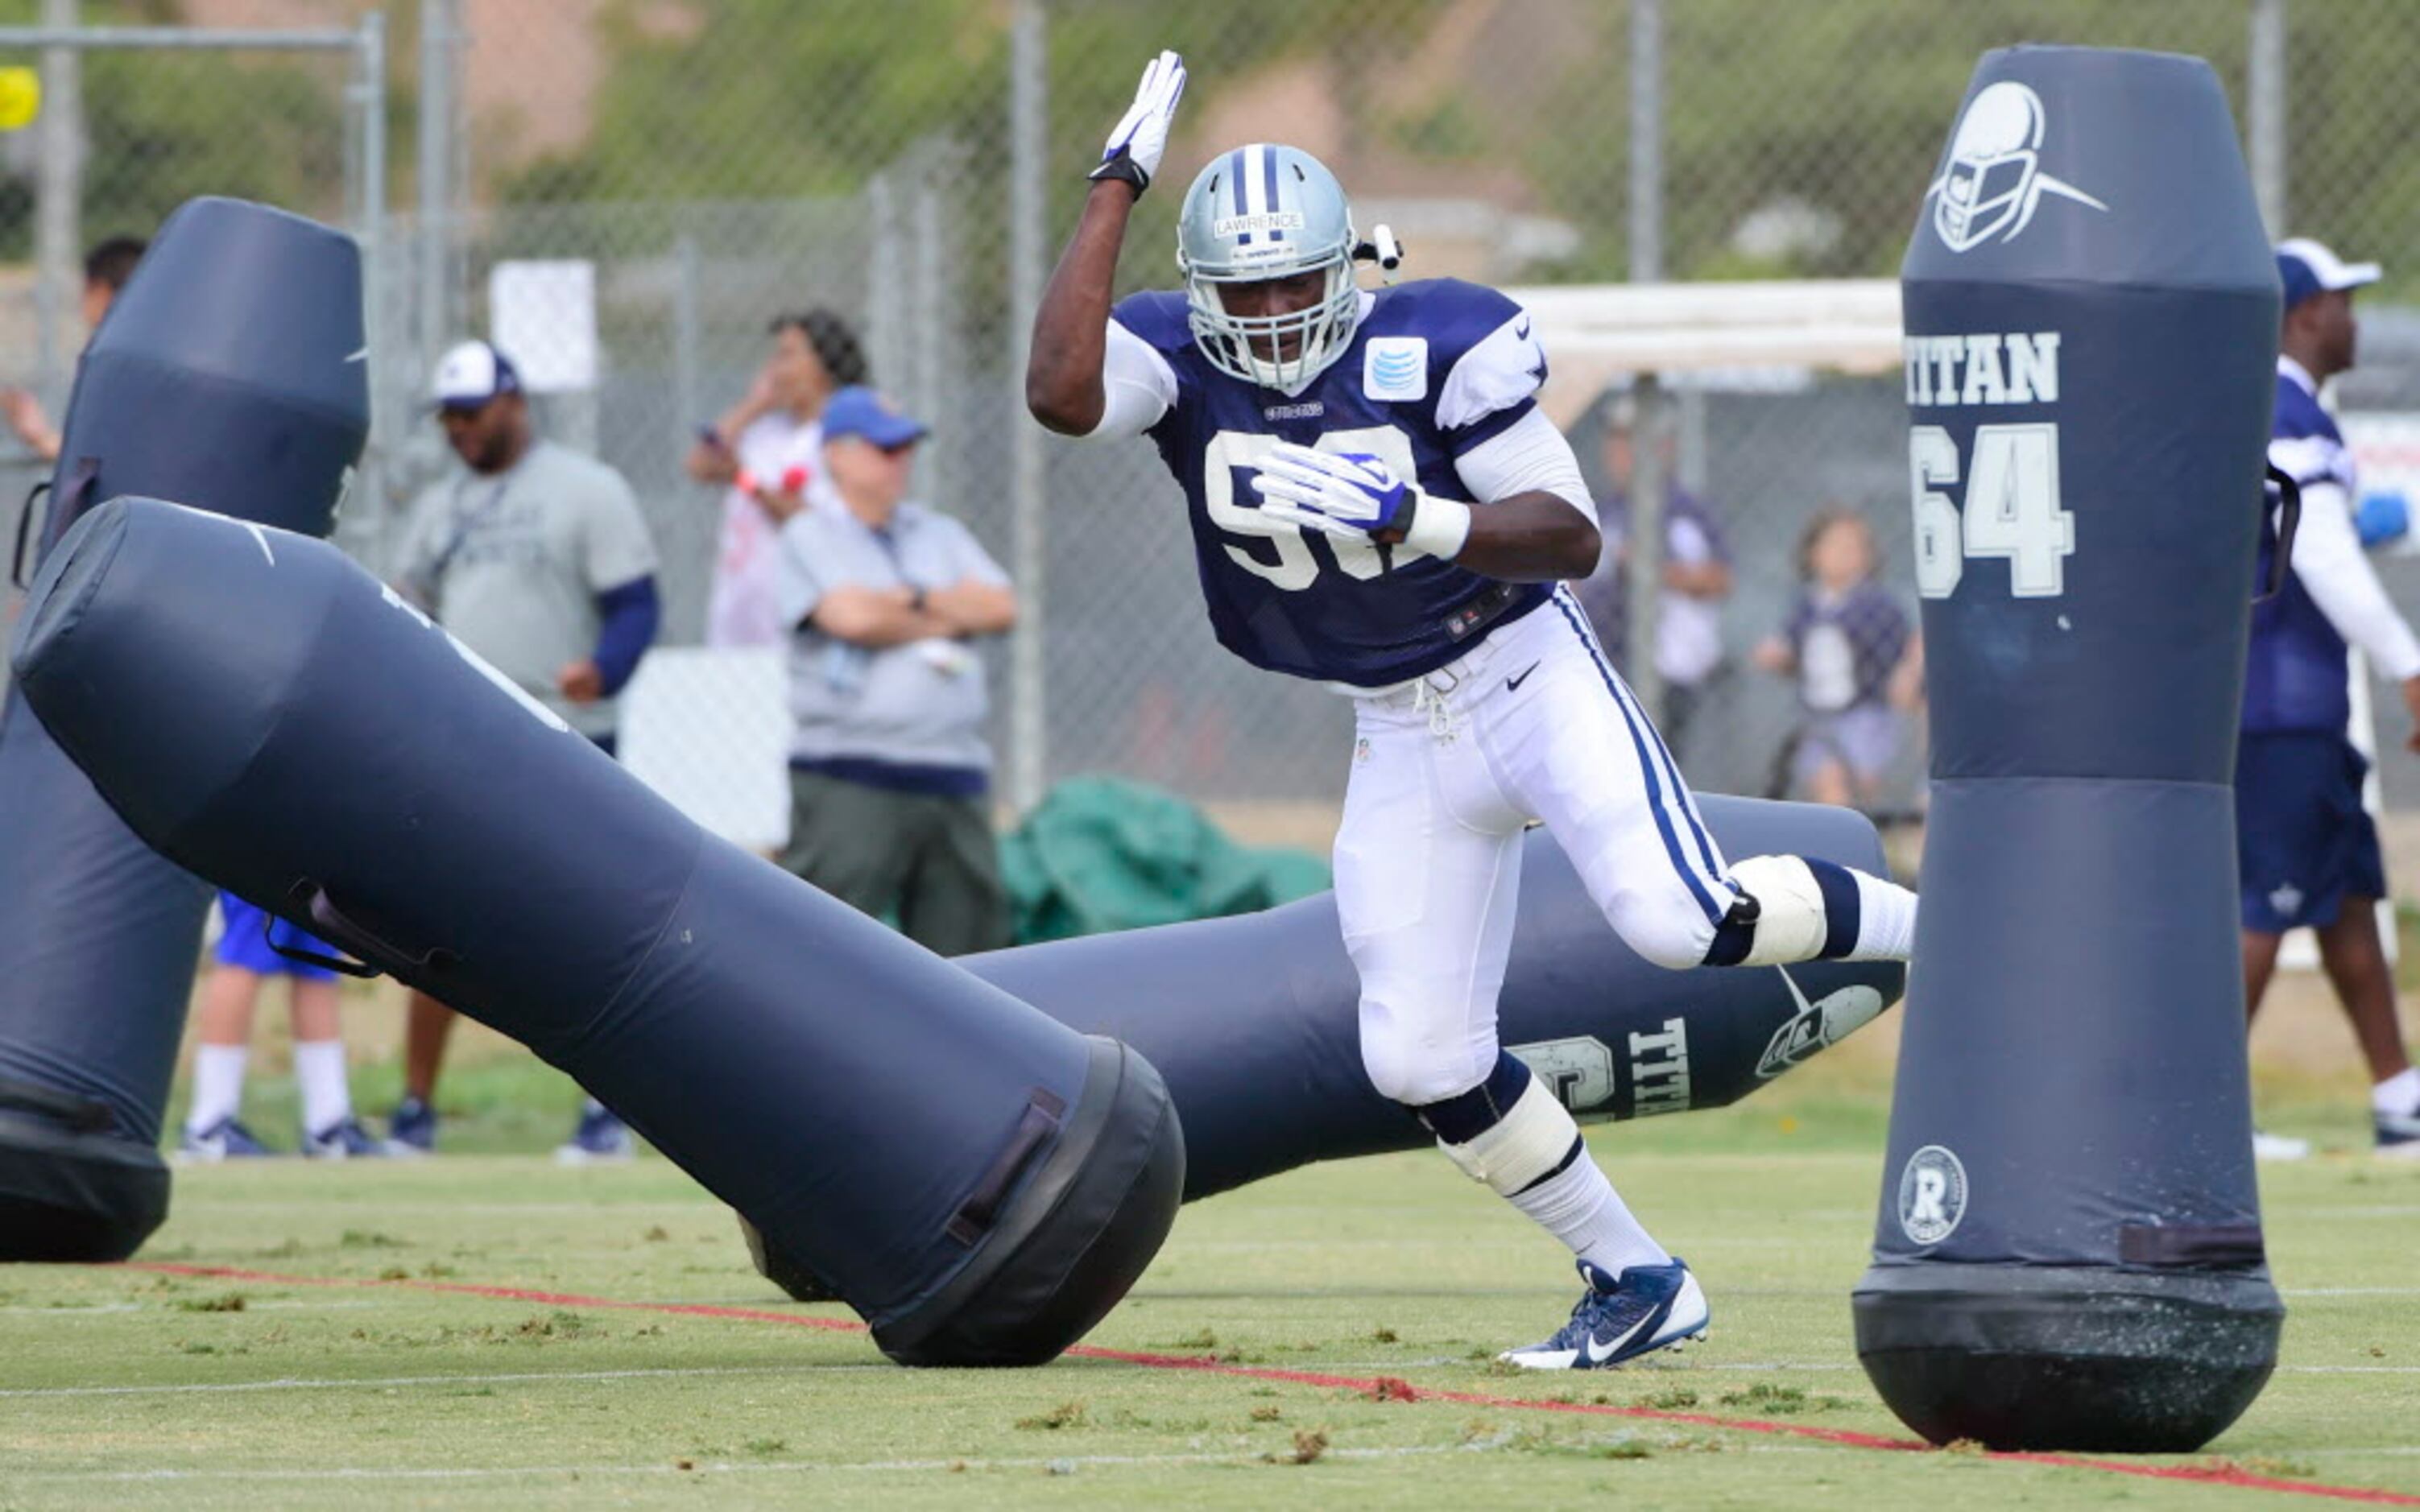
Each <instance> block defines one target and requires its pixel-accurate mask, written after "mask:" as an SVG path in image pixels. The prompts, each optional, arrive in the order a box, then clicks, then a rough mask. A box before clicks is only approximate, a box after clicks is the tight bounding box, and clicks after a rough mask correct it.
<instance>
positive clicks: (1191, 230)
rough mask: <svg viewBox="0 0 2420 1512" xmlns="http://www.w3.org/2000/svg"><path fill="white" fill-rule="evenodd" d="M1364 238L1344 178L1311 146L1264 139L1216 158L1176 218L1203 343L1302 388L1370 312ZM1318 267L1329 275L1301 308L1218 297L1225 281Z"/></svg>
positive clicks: (1219, 360)
mask: <svg viewBox="0 0 2420 1512" xmlns="http://www.w3.org/2000/svg"><path fill="white" fill-rule="evenodd" d="M1358 245H1359V243H1358V241H1357V239H1356V238H1355V237H1354V235H1353V208H1352V207H1351V206H1350V205H1348V204H1347V203H1346V202H1345V198H1344V188H1343V186H1342V185H1341V184H1339V183H1338V182H1337V181H1336V176H1335V175H1334V174H1332V173H1329V172H1328V171H1327V169H1326V166H1325V165H1323V164H1322V163H1321V162H1320V161H1319V160H1318V159H1317V158H1314V157H1312V156H1311V154H1310V153H1308V152H1304V151H1301V150H1299V149H1298V148H1295V147H1280V146H1277V145H1275V144H1273V143H1265V142H1255V143H1253V144H1251V145H1250V146H1249V147H1237V148H1235V149H1234V150H1233V151H1232V152H1228V153H1224V154H1222V155H1220V156H1219V157H1218V158H1216V159H1214V160H1212V162H1211V163H1210V165H1209V166H1208V167H1206V168H1204V169H1202V172H1201V174H1200V175H1199V176H1197V177H1195V178H1194V180H1193V187H1192V188H1191V189H1188V190H1187V191H1186V192H1185V207H1184V208H1183V209H1182V210H1181V211H1180V212H1179V213H1178V217H1177V223H1176V266H1177V267H1178V269H1179V270H1182V271H1183V272H1184V274H1185V297H1186V303H1187V310H1188V315H1189V319H1190V323H1191V325H1192V328H1193V340H1194V343H1195V345H1197V346H1199V347H1201V348H1202V355H1203V356H1204V357H1207V358H1208V359H1209V360H1210V362H1211V364H1212V365H1213V366H1215V367H1217V368H1218V370H1219V371H1220V372H1222V373H1226V374H1229V375H1232V376H1233V377H1235V378H1242V379H1244V380H1245V381H1247V382H1249V383H1257V384H1260V385H1261V386H1262V387H1264V388H1269V389H1276V390H1278V391H1280V393H1295V392H1298V391H1299V390H1300V389H1301V387H1302V386H1303V385H1304V384H1305V383H1307V382H1309V381H1310V380H1311V378H1315V377H1317V376H1318V375H1319V373H1320V372H1321V371H1323V370H1324V369H1325V368H1326V366H1327V364H1328V363H1332V362H1334V361H1336V359H1337V357H1338V356H1339V355H1340V354H1341V353H1342V351H1343V350H1344V347H1345V344H1346V343H1347V342H1349V341H1351V340H1352V339H1353V327H1354V324H1355V322H1357V320H1358V319H1359V318H1360V313H1361V307H1360V299H1361V294H1360V290H1359V289H1358V288H1357V287H1356V286H1355V285H1354V282H1353V255H1354V252H1355V249H1356V248H1357V246H1358ZM1313 270H1324V271H1325V272H1326V275H1327V277H1326V287H1325V289H1324V290H1323V291H1322V294H1321V297H1320V298H1319V300H1318V301H1316V302H1314V303H1312V304H1311V305H1310V306H1309V307H1308V308H1306V309H1302V310H1297V311H1295V312H1294V313H1293V314H1291V315H1275V316H1237V315H1230V314H1229V313H1228V312H1227V307H1226V305H1225V304H1224V303H1223V302H1222V301H1220V299H1219V297H1218V285H1221V284H1252V283H1260V282H1263V281H1264V280H1267V279H1274V278H1291V277H1294V276H1295V274H1298V273H1307V272H1311V271H1313ZM1295 336H1298V337H1299V338H1300V339H1299V342H1298V344H1297V345H1296V346H1295V350H1294V351H1293V353H1292V354H1291V355H1286V354H1285V344H1286V342H1287V340H1288V338H1289V337H1295ZM1263 353H1266V354H1268V355H1265V356H1264V355H1263Z"/></svg>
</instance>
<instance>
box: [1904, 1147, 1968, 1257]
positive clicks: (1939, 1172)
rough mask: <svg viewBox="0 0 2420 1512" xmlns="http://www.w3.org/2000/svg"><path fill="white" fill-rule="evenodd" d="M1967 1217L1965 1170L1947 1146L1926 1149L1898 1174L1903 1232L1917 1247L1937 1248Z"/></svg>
mask: <svg viewBox="0 0 2420 1512" xmlns="http://www.w3.org/2000/svg"><path fill="white" fill-rule="evenodd" d="M1965 1216H1966V1167H1965V1166H1964V1165H1961V1164H1960V1163H1959V1160H1958V1157H1957V1155H1956V1154H1955V1153H1953V1152H1952V1151H1951V1150H1950V1149H1948V1148H1947V1146H1943V1145H1927V1146H1925V1147H1924V1148H1923V1149H1919V1150H1917V1151H1916V1153H1915V1154H1913V1155H1910V1156H1909V1157H1908V1158H1907V1168H1906V1169H1904V1170H1902V1171H1900V1173H1899V1227H1900V1232H1901V1233H1904V1234H1905V1235H1907V1237H1908V1239H1909V1240H1910V1241H1911V1242H1915V1243H1917V1244H1938V1243H1940V1242H1942V1241H1943V1240H1945V1239H1947V1238H1948V1237H1949V1236H1950V1235H1951V1234H1952V1233H1953V1232H1955V1231H1956V1230H1957V1227H1958V1220H1959V1219H1961V1218H1963V1217H1965Z"/></svg>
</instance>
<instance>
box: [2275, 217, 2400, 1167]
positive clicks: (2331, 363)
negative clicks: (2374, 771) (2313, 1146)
mask: <svg viewBox="0 0 2420 1512" xmlns="http://www.w3.org/2000/svg"><path fill="white" fill-rule="evenodd" d="M2277 273H2278V278H2279V280H2280V281H2281V282H2282V283H2283V284H2284V285H2285V293H2286V299H2285V319H2284V324H2283V327H2282V329H2281V330H2280V332H2279V340H2278V355H2277V405H2276V409H2275V412H2274V420H2273V424H2272V425H2271V428H2270V441H2269V460H2270V462H2271V464H2272V465H2273V466H2274V467H2276V468H2278V469H2279V470H2281V471H2285V472H2287V473H2289V474H2291V475H2292V477H2293V479H2294V481H2295V482H2296V484H2298V485H2299V486H2300V487H2301V490H2302V500H2303V512H2302V525H2301V528H2300V530H2299V531H2298V532H2297V533H2296V535H2295V538H2294V542H2293V547H2292V555H2291V563H2292V567H2293V570H2292V572H2291V573H2290V574H2289V575H2288V578H2287V579H2286V583H2285V586H2284V587H2283V588H2282V589H2281V590H2280V591H2279V592H2278V593H2277V594H2276V595H2275V596H2274V597H2273V598H2270V599H2267V600H2265V601H2263V602H2262V603H2260V604H2258V605H2257V606H2256V607H2255V608H2254V609H2253V611H2252V655H2251V665H2250V669H2249V671H2248V674H2247V676H2246V677H2245V680H2244V688H2243V725H2242V738H2241V742H2240V744H2239V746H2238V748H2237V756H2236V768H2235V811H2236V842H2237V856H2238V860H2239V865H2240V871H2241V875H2242V908H2243V995H2244V1002H2245V1005H2246V1007H2247V1009H2248V1010H2249V1011H2252V1012H2257V1011H2259V1008H2260V998H2261V995H2262V994H2263V993H2264V992H2265V991H2266V990H2267V988H2268V986H2269V978H2270V975H2271V973H2272V972H2273V970H2274V969H2275V967H2276V964H2277V947H2278V943H2279V941H2280V940H2281V939H2282V938H2283V937H2284V935H2285V933H2286V932H2287V931H2288V930H2290V929H2295V928H2299V927H2303V926H2308V927H2309V928H2310V929H2311V930H2312V931H2313V932H2314V933H2316V934H2317V935H2318V936H2319V959H2320V962H2321V964H2324V965H2325V966H2326V968H2327V973H2328V980H2330V981H2331V982H2333V983H2334V984H2335V989H2336V993H2337V996H2338V998H2339V1000H2340V1001H2341V1002H2342V1003H2343V1004H2344V1010H2345V1013H2346V1016H2347V1017H2349V1018H2350V1019H2351V1020H2352V1026H2353V1034H2354V1037H2355V1038H2356V1039H2357V1040H2358V1041H2360V1043H2361V1050H2362V1055H2363V1056H2364V1057H2365V1058H2366V1059H2367V1061H2368V1062H2369V1071H2370V1079H2371V1081H2372V1083H2373V1084H2374V1086H2373V1088H2372V1091H2371V1111H2372V1113H2373V1115H2374V1120H2375V1130H2376V1136H2377V1144H2378V1149H2379V1152H2380V1153H2381V1154H2390V1155H2397V1156H2402V1157H2406V1158H2420V1072H2415V1071H2414V1070H2413V1069H2412V1062H2411V1060H2410V1059H2409V1058H2408V1057H2406V1055H2405V1054H2404V1048H2403V1036H2402V1031H2401V1026H2399V1025H2398V1024H2397V1020H2396V1002H2395V983H2394V980H2393V979H2392V977H2391V975H2390V973H2389V972H2388V969H2387V964H2386V952H2385V950H2384V948H2383V947H2382V945H2381V942H2380V939H2379V933H2378V908H2377V904H2378V900H2379V899H2380V898H2381V897H2382V896H2384V894H2385V892H2386V872H2385V868H2384V866H2383V864H2382V863H2381V860H2380V857H2379V847H2378V830H2377V826H2376V825H2373V824H2372V823H2371V822H2370V818H2369V814H2368V812H2367V811H2366V810H2364V809H2363V807H2362V802H2361V786H2362V779H2363V776H2364V775H2365V774H2366V772H2367V770H2368V763H2367V762H2366V761H2365V760H2364V759H2363V757H2362V755H2361V753H2360V752H2359V751H2357V750H2355V749H2354V748H2353V746H2352V742H2351V741H2350V738H2348V735H2347V733H2346V732H2347V727H2348V726H2349V724H2350V720H2351V709H2350V701H2349V698H2348V693H2347V678H2348V667H2347V648H2348V646H2359V647H2360V648H2361V649H2362V651H2363V652H2364V653H2365V654H2366V656H2368V658H2369V663H2370V666H2371V667H2372V668H2373V669H2375V670H2376V671H2378V672H2379V673H2380V674H2381V675H2382V676H2384V677H2386V678H2387V679H2388V680H2389V681H2391V682H2394V683H2396V684H2397V686H2398V687H2400V688H2401V690H2402V694H2403V704H2404V707H2405V709H2406V710H2407V711H2409V713H2410V715H2411V717H2412V723H2413V727H2414V728H2413V733H2412V734H2411V735H2410V736H2409V737H2408V739H2407V740H2406V742H2405V744H2406V745H2407V746H2408V747H2409V748H2411V749H2413V750H2420V639H2415V638H2414V637H2413V635H2412V627H2411V626H2410V625H2408V624H2406V623H2405V622H2404V619H2403V616H2402V615H2401V614H2400V613H2398V612H2397V610H2396V608H2395V606H2394V604H2393V603H2392V602H2390V601H2389V600H2388V598H2387V596H2386V592H2385V590H2384V589H2383V588H2381V586H2380V585H2379V581H2378V575H2377V573H2375V572H2374V571H2372V570H2371V568H2370V565H2369V563H2368V561H2367V559H2366V558H2365V557H2364V556H2363V555H2362V550H2361V546H2362V543H2361V538H2360V535H2359V534H2358V532H2356V528H2355V523H2354V521H2355V513H2354V501H2355V500H2357V499H2358V498H2359V497H2360V494H2359V490H2358V489H2357V488H2356V486H2355V479H2354V475H2353V465H2352V454H2351V452H2350V450H2348V449H2347V447H2346V446H2345V442H2344V437H2343V435H2342V433H2340V432H2339V431H2338V430H2337V429H2336V424H2335V418H2334V417H2332V416H2331V415H2330V414H2329V413H2328V412H2327V410H2326V409H2322V408H2321V407H2320V405H2319V389H2320V387H2321V386H2322V385H2324V384H2325V383H2326V382H2327V381H2328V379H2329V378H2333V377H2335V375H2336V374H2338V373H2341V372H2344V371H2345V370H2347V369H2348V368H2350V367H2351V366H2352V365H2353V347H2354V340H2355V336H2356V334H2357V328H2356V326H2355V324H2354V322H2353V315H2352V296H2353V291H2354V290H2355V289H2357V288H2359V287H2361V286H2362V285H2365V284H2373V283H2376V282H2377V281H2378V276H2379V269H2378V265H2377V264H2376V263H2347V262H2345V261H2343V260H2342V259H2340V258H2338V257H2337V256H2336V255H2335V253H2333V252H2330V251H2329V250H2328V249H2327V248H2325V247H2323V246H2321V245H2319V243H2318V242H2316V241H2310V240H2306V239H2300V238H2297V239H2294V240H2290V241H2287V242H2283V243H2280V244H2279V246H2278V248H2277ZM2276 550H2277V534H2276V528H2275V524H2274V522H2273V520H2272V519H2268V518H2264V519H2263V521H2262V523H2261V534H2260V568H2259V571H2260V577H2259V579H2257V580H2259V581H2262V582H2266V581H2267V580H2268V579H2269V574H2270V571H2271V563H2272V561H2273V557H2274V555H2275V552H2276ZM2256 1137H2257V1149H2258V1151H2259V1153H2260V1154H2261V1155H2262V1156H2263V1157H2264V1158H2268V1159H2294V1158H2298V1157H2299V1156H2301V1155H2304V1154H2307V1153H2309V1147H2308V1146H2307V1144H2305V1143H2304V1142H2303V1141H2301V1140H2291V1139H2283V1138H2279V1137H2277V1136H2274V1135H2270V1134H2260V1135H2257V1136H2256Z"/></svg>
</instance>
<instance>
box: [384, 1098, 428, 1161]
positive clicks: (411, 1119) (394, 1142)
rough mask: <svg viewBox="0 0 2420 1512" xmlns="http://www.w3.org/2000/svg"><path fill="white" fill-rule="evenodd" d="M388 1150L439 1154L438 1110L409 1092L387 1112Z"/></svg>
mask: <svg viewBox="0 0 2420 1512" xmlns="http://www.w3.org/2000/svg"><path fill="white" fill-rule="evenodd" d="M386 1152H387V1153H388V1154H390V1155H433V1154H435V1153H437V1110H436V1109H435V1108H433V1107H430V1106H429V1105H428V1104H427V1103H424V1102H422V1101H421V1100H420V1099H418V1098H416V1097H413V1096H412V1095H411V1093H409V1092H406V1093H405V1094H404V1097H403V1101H402V1102H400V1103H396V1105H395V1111H394V1112H393V1113H390V1114H388V1115H387V1119H386Z"/></svg>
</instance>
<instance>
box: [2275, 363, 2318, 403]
mask: <svg viewBox="0 0 2420 1512" xmlns="http://www.w3.org/2000/svg"><path fill="white" fill-rule="evenodd" d="M2277 376H2278V377H2279V378H2285V379H2288V381H2290V382H2291V383H2292V384H2293V385H2294V387H2296V388H2298V389H2300V390H2302V391H2303V392H2304V393H2307V394H2309V395H2310V396H2311V397H2312V398H2314V399H2316V398H2318V397H2319V385H2318V384H2317V383H2314V382H2313V381H2311V374H2310V370H2309V369H2308V368H2306V367H2304V365H2303V364H2302V363H2298V362H2296V361H2294V360H2293V359H2292V358H2290V357H2288V356H2287V355H2286V354H2285V353H2283V352H2279V353H2278V354H2277Z"/></svg>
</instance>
